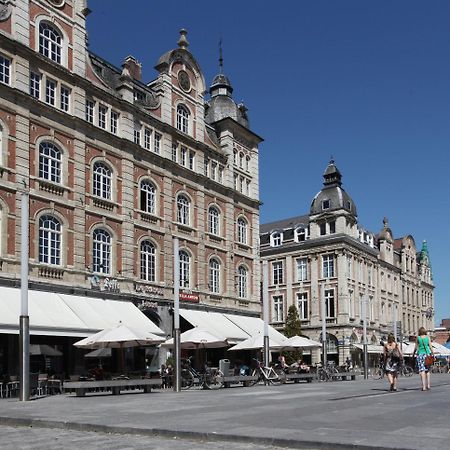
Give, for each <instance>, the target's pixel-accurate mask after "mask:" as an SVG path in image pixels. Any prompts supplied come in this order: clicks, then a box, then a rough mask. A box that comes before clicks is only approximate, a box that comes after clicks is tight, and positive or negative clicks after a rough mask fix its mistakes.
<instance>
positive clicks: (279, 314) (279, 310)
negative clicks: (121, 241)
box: [272, 295, 284, 322]
mask: <svg viewBox="0 0 450 450" xmlns="http://www.w3.org/2000/svg"><path fill="white" fill-rule="evenodd" d="M272 301H273V321H274V322H283V320H284V308H283V296H282V295H275V296H274V297H272Z"/></svg>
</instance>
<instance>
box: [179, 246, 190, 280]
mask: <svg viewBox="0 0 450 450" xmlns="http://www.w3.org/2000/svg"><path fill="white" fill-rule="evenodd" d="M190 271H191V258H190V256H189V253H188V252H186V251H184V250H181V251H180V287H182V288H188V287H189V286H190Z"/></svg>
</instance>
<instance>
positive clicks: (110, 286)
mask: <svg viewBox="0 0 450 450" xmlns="http://www.w3.org/2000/svg"><path fill="white" fill-rule="evenodd" d="M88 280H89V283H90V284H91V289H97V290H99V291H107V292H120V285H119V282H118V280H117V279H116V278H103V279H101V278H100V277H99V276H98V275H91V276H90V277H89V278H88Z"/></svg>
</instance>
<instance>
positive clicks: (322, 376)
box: [317, 367, 328, 381]
mask: <svg viewBox="0 0 450 450" xmlns="http://www.w3.org/2000/svg"><path fill="white" fill-rule="evenodd" d="M317 378H318V380H319V381H328V375H327V373H326V372H325V370H324V369H323V368H322V367H320V368H319V370H318V371H317Z"/></svg>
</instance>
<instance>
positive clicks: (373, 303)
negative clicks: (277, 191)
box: [260, 161, 434, 364]
mask: <svg viewBox="0 0 450 450" xmlns="http://www.w3.org/2000/svg"><path fill="white" fill-rule="evenodd" d="M323 178H324V182H323V185H324V186H323V188H322V190H321V191H320V192H319V193H318V194H317V195H316V196H315V197H314V199H313V200H312V203H311V208H310V212H309V214H308V215H304V216H299V217H293V218H290V219H285V220H280V221H277V222H273V223H268V224H264V225H261V228H260V230H261V240H260V245H261V250H260V252H261V258H262V260H266V261H268V262H269V271H270V273H269V298H270V303H271V307H270V311H271V324H272V325H274V326H275V327H278V328H281V327H283V326H284V321H285V319H286V315H287V310H288V308H289V306H291V305H296V306H297V308H298V311H299V315H300V319H301V322H302V328H303V331H304V334H305V335H307V336H308V337H311V338H313V339H317V340H319V339H320V338H321V327H322V319H321V318H322V314H321V309H320V308H321V306H320V305H321V300H322V297H324V300H325V301H324V304H325V317H326V326H327V333H328V338H327V339H328V342H327V347H328V353H329V357H330V358H332V359H334V360H335V361H337V362H340V363H341V364H342V363H343V362H344V361H345V359H346V357H347V356H348V355H349V353H350V352H352V351H353V350H355V349H356V348H358V347H359V346H360V344H361V343H362V332H363V330H362V325H363V320H362V319H363V302H366V314H367V330H368V342H369V343H372V344H379V342H380V340H381V339H382V338H385V337H386V335H387V334H388V333H389V332H391V331H393V327H394V322H398V323H397V330H398V333H401V334H402V335H403V338H407V337H408V336H410V335H413V334H414V333H416V332H417V330H418V328H419V327H420V326H424V327H425V328H427V329H428V330H433V323H434V321H433V318H434V317H433V315H434V297H433V290H434V286H433V280H432V272H431V265H430V260H429V255H428V249H427V246H426V242H425V241H424V243H423V246H422V249H421V250H420V251H418V250H417V248H416V244H415V241H414V238H413V237H412V236H411V235H406V236H404V237H402V238H399V239H394V237H393V233H392V231H391V229H390V228H389V227H388V222H387V219H385V220H384V221H383V223H384V226H383V228H382V230H381V231H380V232H379V233H378V234H376V233H372V232H370V231H368V230H366V229H364V228H363V227H361V226H360V225H359V223H358V220H357V211H356V205H355V203H354V202H353V200H352V199H351V197H350V196H349V195H348V194H347V192H345V190H344V189H343V188H342V176H341V173H340V172H339V170H338V169H337V167H336V165H335V164H334V162H333V161H330V163H329V165H328V167H327V168H326V170H325V173H324V175H323ZM354 356H357V355H354ZM318 357H319V355H318V353H317V354H315V355H313V359H316V358H318Z"/></svg>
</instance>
